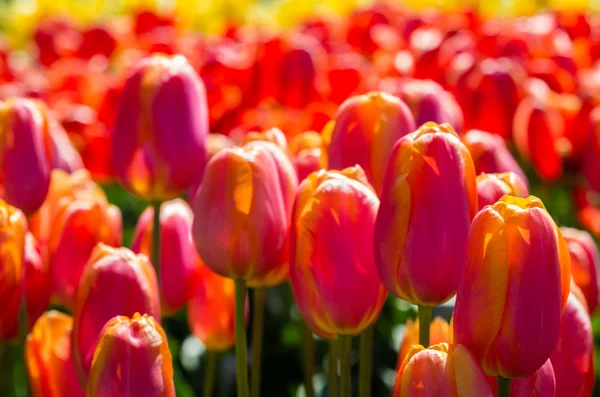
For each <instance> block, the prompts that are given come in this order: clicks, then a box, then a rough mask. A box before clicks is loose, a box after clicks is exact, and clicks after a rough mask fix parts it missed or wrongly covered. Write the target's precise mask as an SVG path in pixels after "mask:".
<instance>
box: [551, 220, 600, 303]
mask: <svg viewBox="0 0 600 397" xmlns="http://www.w3.org/2000/svg"><path fill="white" fill-rule="evenodd" d="M560 231H561V233H562V235H563V237H564V238H565V241H566V242H567V246H568V247H569V253H570V254H571V275H572V276H573V281H574V282H575V284H576V285H577V286H578V287H579V288H580V289H581V292H582V294H583V296H584V297H585V303H586V304H587V306H588V308H589V311H590V313H594V312H595V311H596V308H597V307H598V302H599V298H600V295H599V294H600V274H599V273H598V266H600V263H599V259H600V254H599V253H598V247H597V246H596V243H595V242H594V239H593V238H592V236H591V235H590V234H589V233H588V232H585V231H583V230H577V229H573V228H569V227H561V228H560Z"/></svg>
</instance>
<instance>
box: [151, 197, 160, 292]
mask: <svg viewBox="0 0 600 397" xmlns="http://www.w3.org/2000/svg"><path fill="white" fill-rule="evenodd" d="M160 205H161V202H160V201H154V202H152V207H153V208H154V216H153V217H152V266H153V267H154V271H155V272H156V281H157V282H158V291H159V292H160V294H161V296H162V292H161V291H162V288H161V284H160V278H161V277H160V231H161V230H160Z"/></svg>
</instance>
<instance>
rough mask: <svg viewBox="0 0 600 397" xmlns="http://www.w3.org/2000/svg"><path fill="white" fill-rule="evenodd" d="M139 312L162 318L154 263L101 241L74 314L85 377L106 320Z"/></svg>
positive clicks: (76, 345)
mask: <svg viewBox="0 0 600 397" xmlns="http://www.w3.org/2000/svg"><path fill="white" fill-rule="evenodd" d="M136 312H143V313H148V314H149V315H151V316H153V317H155V318H160V299H159V295H158V286H157V282H156V275H155V274H154V270H153V269H152V266H151V265H150V263H149V262H148V259H147V258H146V256H145V255H135V254H134V253H133V252H131V251H130V250H128V249H127V248H112V247H109V246H107V245H104V244H102V243H100V244H98V245H97V246H96V248H95V249H94V251H93V252H92V255H91V256H90V260H89V262H88V264H87V265H86V267H85V269H84V270H83V275H82V276H81V283H80V285H79V288H78V289H77V297H76V298H75V311H74V314H73V337H72V343H73V357H74V361H75V365H76V368H77V371H78V374H79V376H80V379H81V380H82V381H85V380H86V379H87V377H88V374H89V371H90V367H91V364H92V358H93V354H94V350H95V348H96V345H97V343H98V340H99V338H100V332H101V330H102V328H103V327H104V325H105V324H106V322H107V321H108V320H110V319H111V318H113V317H114V316H119V315H124V316H131V315H133V314H134V313H136ZM83 383H85V382H83Z"/></svg>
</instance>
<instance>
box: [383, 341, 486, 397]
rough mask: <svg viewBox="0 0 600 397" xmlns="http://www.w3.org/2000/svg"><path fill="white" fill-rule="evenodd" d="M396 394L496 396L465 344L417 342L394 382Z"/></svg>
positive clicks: (409, 396)
mask: <svg viewBox="0 0 600 397" xmlns="http://www.w3.org/2000/svg"><path fill="white" fill-rule="evenodd" d="M392 395H393V396H394V397H412V396H415V397H417V396H418V397H437V396H439V397H451V396H460V397H492V396H493V395H494V393H493V392H492V389H491V388H490V385H489V384H488V382H487V378H486V376H485V374H484V373H483V371H482V370H481V367H480V366H479V363H478V362H477V360H476V359H475V357H473V354H471V352H469V350H468V349H467V348H466V347H465V346H462V345H449V344H448V343H440V344H437V345H433V346H431V347H429V348H428V349H426V348H424V347H423V346H421V345H414V346H413V347H412V349H411V350H410V352H409V353H408V355H407V356H406V358H405V359H404V362H403V363H402V366H401V367H400V370H399V371H398V374H397V375H396V382H395V384H394V391H393V393H392Z"/></svg>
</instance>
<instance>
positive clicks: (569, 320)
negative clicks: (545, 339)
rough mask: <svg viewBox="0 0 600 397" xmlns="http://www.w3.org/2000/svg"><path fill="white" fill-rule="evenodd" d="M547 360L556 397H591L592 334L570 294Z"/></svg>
mask: <svg viewBox="0 0 600 397" xmlns="http://www.w3.org/2000/svg"><path fill="white" fill-rule="evenodd" d="M550 361H552V366H553V367H554V375H555V377H556V395H557V396H573V397H587V396H589V395H591V393H592V390H593V389H594V383H595V371H594V335H593V333H592V324H591V320H590V316H589V315H588V312H587V310H586V308H585V305H584V303H582V302H580V301H579V300H578V299H577V298H576V297H575V295H574V294H573V293H571V295H570V296H569V300H568V301H567V306H566V308H565V312H564V314H563V316H562V319H561V323H560V332H559V334H558V342H556V346H555V347H554V351H553V352H552V355H551V356H550ZM540 395H541V394H540Z"/></svg>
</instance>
